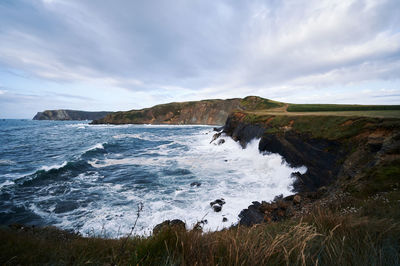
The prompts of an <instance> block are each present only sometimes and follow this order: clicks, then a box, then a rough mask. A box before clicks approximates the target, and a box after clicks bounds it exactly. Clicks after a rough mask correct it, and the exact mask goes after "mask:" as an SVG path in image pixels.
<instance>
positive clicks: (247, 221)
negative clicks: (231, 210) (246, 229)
mask: <svg viewBox="0 0 400 266" xmlns="http://www.w3.org/2000/svg"><path fill="white" fill-rule="evenodd" d="M239 218H240V220H239V224H240V225H245V226H252V225H254V224H259V223H262V222H263V221H264V214H263V213H261V212H260V210H259V209H258V208H257V207H255V206H254V205H250V206H249V207H248V208H247V209H244V210H242V211H241V212H240V214H239Z"/></svg>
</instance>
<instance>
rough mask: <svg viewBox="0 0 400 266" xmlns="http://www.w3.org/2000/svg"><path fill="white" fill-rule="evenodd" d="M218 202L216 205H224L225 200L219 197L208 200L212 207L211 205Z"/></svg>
mask: <svg viewBox="0 0 400 266" xmlns="http://www.w3.org/2000/svg"><path fill="white" fill-rule="evenodd" d="M215 204H218V205H221V206H222V205H224V204H225V200H224V199H223V198H220V199H216V200H214V201H212V202H210V206H211V207H212V206H213V205H215Z"/></svg>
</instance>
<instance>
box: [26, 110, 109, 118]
mask: <svg viewBox="0 0 400 266" xmlns="http://www.w3.org/2000/svg"><path fill="white" fill-rule="evenodd" d="M110 113H112V112H104V111H103V112H86V111H75V110H46V111H44V112H38V113H37V114H36V115H35V116H34V117H33V120H95V119H100V118H103V117H105V116H106V115H108V114H110Z"/></svg>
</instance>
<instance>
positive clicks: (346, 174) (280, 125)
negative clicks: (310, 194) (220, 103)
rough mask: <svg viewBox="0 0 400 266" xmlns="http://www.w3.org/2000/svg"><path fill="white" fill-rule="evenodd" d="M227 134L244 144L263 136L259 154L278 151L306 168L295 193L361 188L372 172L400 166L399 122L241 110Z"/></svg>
mask: <svg viewBox="0 0 400 266" xmlns="http://www.w3.org/2000/svg"><path fill="white" fill-rule="evenodd" d="M224 132H225V133H226V134H228V135H230V136H231V137H232V138H233V139H235V140H237V141H239V142H240V143H241V144H242V146H245V145H246V143H248V142H249V141H250V140H251V139H252V138H261V140H260V144H259V149H260V151H263V152H272V153H279V154H280V155H282V156H283V158H284V159H285V160H286V161H287V162H288V163H289V164H291V165H292V166H301V165H304V166H306V167H307V169H308V171H307V172H306V173H305V174H303V175H301V174H300V173H296V177H297V178H296V182H295V184H294V188H295V190H296V191H302V192H305V191H316V190H317V189H318V188H320V187H322V186H329V185H336V186H342V187H345V186H353V187H354V188H355V189H359V190H362V188H361V187H362V186H363V184H365V183H366V182H368V181H367V179H368V178H370V177H369V175H370V172H371V171H374V169H381V168H382V167H386V166H388V165H389V166H390V165H396V164H398V162H400V119H383V118H366V117H339V116H321V117H318V116H290V115H277V116H274V115H266V116H260V115H254V114H252V113H246V112H240V111H239V112H234V113H233V114H231V115H230V116H229V117H228V119H227V121H226V124H225V126H224ZM399 178H400V177H399ZM399 181H400V180H399ZM357 187H358V188H357Z"/></svg>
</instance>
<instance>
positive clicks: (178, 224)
mask: <svg viewBox="0 0 400 266" xmlns="http://www.w3.org/2000/svg"><path fill="white" fill-rule="evenodd" d="M168 229H169V230H175V231H183V230H186V224H185V223H184V222H183V221H181V220H179V219H174V220H165V221H164V222H162V223H159V224H157V225H156V226H155V227H154V228H153V235H156V234H158V233H160V232H162V231H164V230H168Z"/></svg>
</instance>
